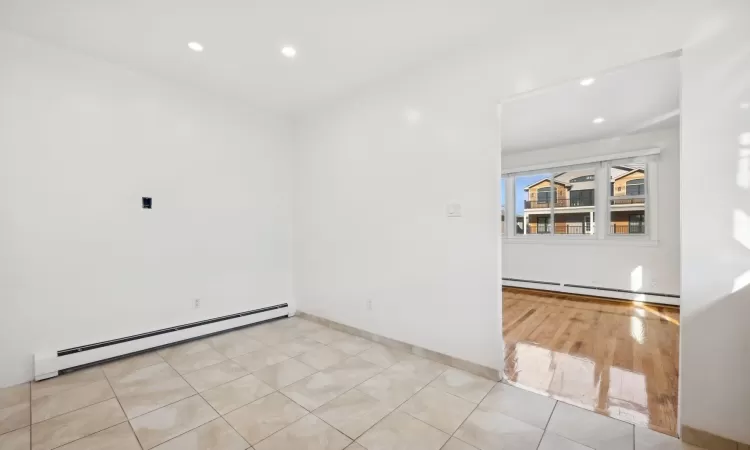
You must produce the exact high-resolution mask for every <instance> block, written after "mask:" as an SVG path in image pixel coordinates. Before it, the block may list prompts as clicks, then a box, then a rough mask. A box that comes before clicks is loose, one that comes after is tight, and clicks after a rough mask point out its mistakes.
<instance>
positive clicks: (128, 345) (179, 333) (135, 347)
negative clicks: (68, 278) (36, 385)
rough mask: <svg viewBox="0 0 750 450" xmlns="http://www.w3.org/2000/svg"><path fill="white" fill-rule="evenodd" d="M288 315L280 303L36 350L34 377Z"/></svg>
mask: <svg viewBox="0 0 750 450" xmlns="http://www.w3.org/2000/svg"><path fill="white" fill-rule="evenodd" d="M290 314H291V312H290V310H289V305H288V304H286V303H282V304H279V305H273V306H268V307H265V308H260V309H254V310H251V311H244V312H240V313H236V314H231V315H228V316H222V317H216V318H213V319H207V320H202V321H199V322H192V323H186V324H183V325H177V326H173V327H169V328H163V329H161V330H154V331H149V332H147V333H141V334H136V335H133V336H125V337H121V338H118V339H112V340H108V341H103V342H95V343H91V344H86V345H81V346H78V347H72V348H66V349H60V350H54V351H49V352H40V353H35V354H34V379H35V380H36V381H39V380H44V379H47V378H52V377H55V376H57V375H58V374H59V373H61V372H65V371H68V370H73V369H76V368H80V367H85V366H88V365H91V364H95V363H101V362H105V361H109V360H113V359H118V358H121V357H123V356H128V355H132V354H136V353H141V352H144V351H148V350H153V349H157V348H160V347H166V346H169V345H173V344H177V343H180V342H184V341H189V340H192V339H196V338H199V337H204V336H210V335H212V334H217V333H221V332H224V331H227V330H231V329H234V328H242V327H245V326H248V325H252V324H257V323H260V322H266V321H269V320H273V319H277V318H280V317H287V316H289V315H290Z"/></svg>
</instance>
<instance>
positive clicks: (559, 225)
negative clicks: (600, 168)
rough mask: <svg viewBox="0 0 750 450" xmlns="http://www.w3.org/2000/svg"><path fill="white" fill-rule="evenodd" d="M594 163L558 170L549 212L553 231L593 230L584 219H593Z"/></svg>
mask: <svg viewBox="0 0 750 450" xmlns="http://www.w3.org/2000/svg"><path fill="white" fill-rule="evenodd" d="M596 170H597V167H596V166H592V167H582V168H576V169H572V170H565V171H560V172H557V174H556V175H555V187H556V189H557V191H556V192H557V201H555V208H554V211H553V214H552V223H553V227H554V229H553V232H552V234H561V235H577V236H582V235H587V234H589V235H590V234H593V233H592V231H591V230H592V228H591V226H590V225H589V226H588V227H587V225H586V223H587V222H588V223H591V222H592V221H593V214H594V210H595V209H596V206H595V192H596V183H595V182H594V174H595V173H596Z"/></svg>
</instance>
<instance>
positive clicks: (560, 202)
mask: <svg viewBox="0 0 750 450" xmlns="http://www.w3.org/2000/svg"><path fill="white" fill-rule="evenodd" d="M551 203H553V202H552V201H550V200H524V202H523V206H524V209H544V208H549V207H550V204H551ZM554 203H555V208H570V207H573V206H594V199H593V198H580V199H570V198H558V199H557V200H555V201H554Z"/></svg>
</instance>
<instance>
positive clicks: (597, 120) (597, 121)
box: [593, 117, 604, 124]
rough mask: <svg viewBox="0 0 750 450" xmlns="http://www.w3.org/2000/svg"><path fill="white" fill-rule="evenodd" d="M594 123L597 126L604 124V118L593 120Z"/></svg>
mask: <svg viewBox="0 0 750 450" xmlns="http://www.w3.org/2000/svg"><path fill="white" fill-rule="evenodd" d="M593 122H594V123H596V124H599V123H602V122H604V117H597V118H596V119H594V120H593Z"/></svg>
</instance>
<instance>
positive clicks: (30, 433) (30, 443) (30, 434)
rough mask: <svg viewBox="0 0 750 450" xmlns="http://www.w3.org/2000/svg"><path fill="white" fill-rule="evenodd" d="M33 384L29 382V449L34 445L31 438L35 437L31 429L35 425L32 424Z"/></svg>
mask: <svg viewBox="0 0 750 450" xmlns="http://www.w3.org/2000/svg"><path fill="white" fill-rule="evenodd" d="M33 382H34V381H33V380H32V381H30V382H29V449H31V445H32V442H31V438H32V437H33V436H34V435H33V434H32V432H31V427H32V425H34V424H33V423H31V422H32V420H33V417H32V416H31V383H33Z"/></svg>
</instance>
